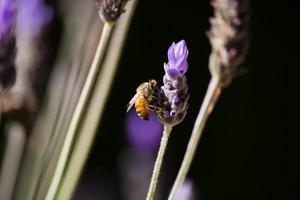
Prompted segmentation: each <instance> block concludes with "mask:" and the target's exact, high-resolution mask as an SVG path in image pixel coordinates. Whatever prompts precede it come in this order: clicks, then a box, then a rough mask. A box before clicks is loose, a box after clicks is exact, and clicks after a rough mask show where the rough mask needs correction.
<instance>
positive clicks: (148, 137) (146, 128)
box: [126, 111, 162, 151]
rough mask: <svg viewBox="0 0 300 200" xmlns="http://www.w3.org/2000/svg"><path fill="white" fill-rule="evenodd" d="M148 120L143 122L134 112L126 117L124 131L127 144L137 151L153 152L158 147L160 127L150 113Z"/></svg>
mask: <svg viewBox="0 0 300 200" xmlns="http://www.w3.org/2000/svg"><path fill="white" fill-rule="evenodd" d="M150 115H152V116H150V119H149V120H148V121H147V122H145V121H143V120H140V118H139V117H138V116H137V115H136V114H135V112H134V111H132V112H130V113H129V114H128V115H127V119H126V131H127V137H128V140H129V143H130V144H131V146H133V147H134V148H136V149H138V150H144V151H155V150H156V149H157V147H158V146H159V141H160V137H161V131H162V125H161V124H160V123H159V121H158V120H157V119H156V118H155V117H154V113H151V114H150Z"/></svg>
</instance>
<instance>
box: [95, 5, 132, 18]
mask: <svg viewBox="0 0 300 200" xmlns="http://www.w3.org/2000/svg"><path fill="white" fill-rule="evenodd" d="M127 1H128V0H98V1H97V4H96V5H97V7H98V9H99V14H100V17H101V19H102V20H103V21H104V22H109V23H114V22H116V21H117V20H118V19H119V17H120V15H121V14H122V13H123V12H124V11H125V10H124V7H125V5H126V3H127Z"/></svg>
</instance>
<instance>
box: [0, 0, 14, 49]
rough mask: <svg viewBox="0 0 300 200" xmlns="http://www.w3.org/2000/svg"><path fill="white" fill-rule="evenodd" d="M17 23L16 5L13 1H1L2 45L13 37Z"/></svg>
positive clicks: (0, 36)
mask: <svg viewBox="0 0 300 200" xmlns="http://www.w3.org/2000/svg"><path fill="white" fill-rule="evenodd" d="M14 22H15V5H14V3H13V1H12V0H2V1H0V41H1V43H3V42H5V41H7V40H9V39H10V38H11V37H12V32H13V27H14Z"/></svg>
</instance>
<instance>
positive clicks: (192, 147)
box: [168, 77, 222, 200]
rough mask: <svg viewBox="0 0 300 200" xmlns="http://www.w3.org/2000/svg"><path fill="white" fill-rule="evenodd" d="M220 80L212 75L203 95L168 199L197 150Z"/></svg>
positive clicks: (181, 180) (215, 98)
mask: <svg viewBox="0 0 300 200" xmlns="http://www.w3.org/2000/svg"><path fill="white" fill-rule="evenodd" d="M221 89H222V87H221V82H220V80H219V79H218V78H216V77H213V78H212V79H211V80H210V83H209V86H208V89H207V92H206V95H205V97H204V100H203V103H202V106H201V109H200V111H199V114H198V116H197V119H196V121H195V124H194V128H193V131H192V135H191V137H190V140H189V143H188V147H187V150H186V152H185V155H184V158H183V161H182V163H181V167H180V170H179V172H178V175H177V177H176V180H175V182H174V185H173V187H172V190H171V193H170V195H169V197H168V200H173V199H174V198H175V196H176V192H177V191H178V189H179V188H180V187H181V185H182V183H183V181H184V180H185V178H186V175H187V172H188V171H189V168H190V166H191V164H192V161H193V158H194V155H195V152H196V150H197V146H198V143H199V141H200V138H201V135H202V133H203V129H204V126H205V124H206V121H207V118H208V117H209V115H210V113H211V111H212V110H213V108H214V106H215V103H216V102H217V100H218V98H219V96H220V94H221Z"/></svg>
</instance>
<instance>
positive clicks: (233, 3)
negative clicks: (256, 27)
mask: <svg viewBox="0 0 300 200" xmlns="http://www.w3.org/2000/svg"><path fill="white" fill-rule="evenodd" d="M212 6H213V7H214V15H215V16H214V18H212V19H210V23H211V29H210V31H209V32H208V37H209V40H210V43H211V45H212V52H211V55H210V59H209V69H210V73H211V76H212V78H211V81H210V83H209V86H208V90H207V92H206V95H205V98H204V101H203V103H202V106H201V109H200V111H199V114H198V116H197V119H196V121H195V124H194V128H193V131H192V135H191V137H190V140H189V143H188V147H187V150H186V153H185V155H184V159H183V161H182V164H181V167H180V170H179V172H178V175H177V177H176V180H175V182H174V185H173V187H172V190H171V193H170V195H169V197H168V199H169V200H173V199H174V198H175V195H176V192H177V190H178V189H179V188H180V187H181V185H182V183H183V181H184V180H185V178H186V175H187V173H188V170H189V168H190V166H191V163H192V161H193V158H194V155H195V152H196V149H197V146H198V143H199V140H200V138H201V135H202V132H203V129H204V126H205V124H206V121H207V119H208V117H209V115H210V113H211V112H212V110H213V108H214V106H215V104H216V102H217V100H218V98H219V96H220V94H221V91H222V89H224V88H225V87H227V86H229V85H230V83H231V81H232V79H233V78H234V77H236V76H237V75H238V74H240V72H241V69H240V67H239V64H240V63H241V62H242V61H243V60H244V58H245V56H246V53H247V49H248V40H247V35H248V15H247V14H248V13H247V8H248V0H214V1H213V2H212Z"/></svg>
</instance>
